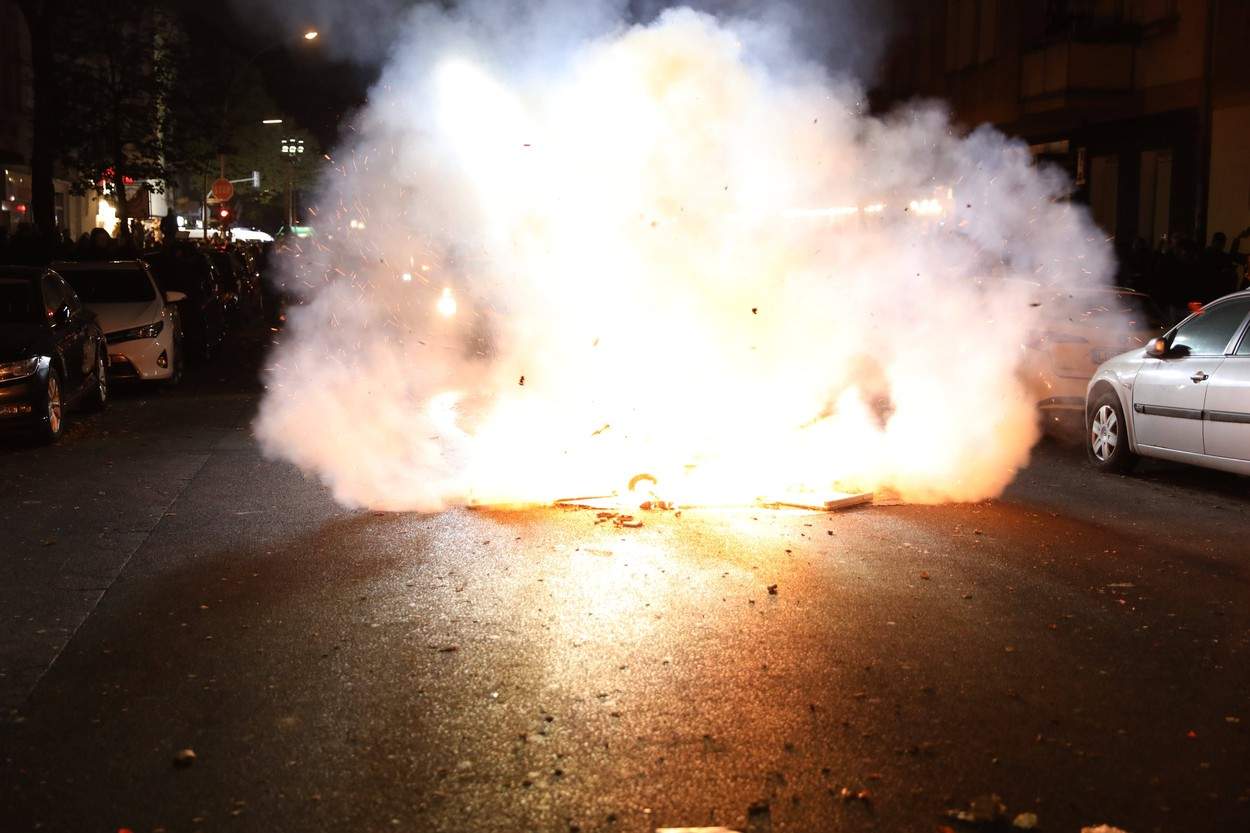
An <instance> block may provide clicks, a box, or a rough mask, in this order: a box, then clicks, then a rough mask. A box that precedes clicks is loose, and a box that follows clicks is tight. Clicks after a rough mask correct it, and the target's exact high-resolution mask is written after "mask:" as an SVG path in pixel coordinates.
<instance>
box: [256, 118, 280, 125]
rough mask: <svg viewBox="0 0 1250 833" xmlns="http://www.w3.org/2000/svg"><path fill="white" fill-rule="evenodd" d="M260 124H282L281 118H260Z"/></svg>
mask: <svg viewBox="0 0 1250 833" xmlns="http://www.w3.org/2000/svg"><path fill="white" fill-rule="evenodd" d="M260 123H261V124H282V119H261V120H260Z"/></svg>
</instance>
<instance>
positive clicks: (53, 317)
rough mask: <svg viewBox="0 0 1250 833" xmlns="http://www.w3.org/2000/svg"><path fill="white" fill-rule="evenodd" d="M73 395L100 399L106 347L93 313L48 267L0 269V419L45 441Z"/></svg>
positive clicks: (54, 434)
mask: <svg viewBox="0 0 1250 833" xmlns="http://www.w3.org/2000/svg"><path fill="white" fill-rule="evenodd" d="M80 401H81V402H83V403H85V404H86V405H87V406H88V407H93V408H103V407H104V406H105V405H106V404H107V402H108V346H107V345H106V344H105V341H104V332H103V331H102V330H101V329H100V325H99V324H97V323H96V318H95V314H94V313H92V312H91V311H90V310H88V309H87V308H86V307H84V306H83V305H82V303H81V302H80V301H79V300H78V296H77V295H75V294H74V290H73V289H71V288H70V286H69V284H67V283H65V281H64V280H62V279H61V276H60V275H58V274H57V273H56V272H54V271H52V270H50V269H32V268H26V267H18V266H11V267H0V425H3V426H4V427H5V428H28V429H34V430H35V431H36V432H37V433H38V434H39V436H40V437H41V438H42V439H44V440H46V441H48V442H52V441H54V440H56V439H57V438H58V437H59V436H61V431H62V430H63V429H64V427H65V410H66V409H67V408H68V407H70V406H71V405H73V404H75V403H77V402H80Z"/></svg>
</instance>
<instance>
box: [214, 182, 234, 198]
mask: <svg viewBox="0 0 1250 833" xmlns="http://www.w3.org/2000/svg"><path fill="white" fill-rule="evenodd" d="M212 191H213V199H215V200H217V202H225V201H226V200H228V199H230V198H231V197H233V196H234V185H233V184H232V183H231V182H230V180H228V179H225V178H224V177H223V178H222V179H218V180H215V181H214V182H213V189H212Z"/></svg>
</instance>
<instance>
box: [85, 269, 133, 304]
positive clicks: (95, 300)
mask: <svg viewBox="0 0 1250 833" xmlns="http://www.w3.org/2000/svg"><path fill="white" fill-rule="evenodd" d="M63 277H64V278H65V280H66V281H68V282H69V285H70V286H72V287H74V292H76V293H78V297H79V299H81V300H82V302H83V303H84V304H137V303H141V302H143V301H151V300H152V299H153V298H155V297H156V291H155V290H154V289H152V282H151V281H149V280H148V276H147V275H145V274H144V273H143V272H142V271H141V270H139V269H72V270H71V269H67V270H65V272H64V273H63Z"/></svg>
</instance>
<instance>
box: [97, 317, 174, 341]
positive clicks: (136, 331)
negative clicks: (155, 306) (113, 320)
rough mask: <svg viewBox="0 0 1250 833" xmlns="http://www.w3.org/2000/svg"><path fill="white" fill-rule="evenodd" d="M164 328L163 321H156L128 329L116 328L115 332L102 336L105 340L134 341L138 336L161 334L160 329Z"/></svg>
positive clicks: (152, 336)
mask: <svg viewBox="0 0 1250 833" xmlns="http://www.w3.org/2000/svg"><path fill="white" fill-rule="evenodd" d="M163 329H165V322H164V321H156V322H154V323H152V324H146V325H144V326H142V327H131V328H130V329H129V330H118V331H117V332H115V333H108V334H106V335H105V336H104V338H105V340H106V341H110V342H118V341H134V340H135V339H139V338H156V337H157V336H158V335H160V334H161V330H163Z"/></svg>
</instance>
